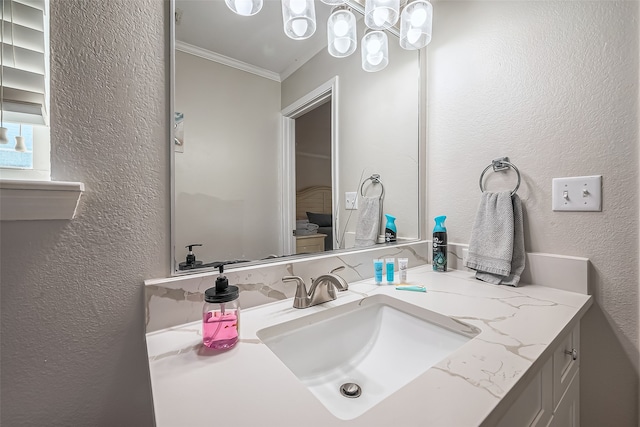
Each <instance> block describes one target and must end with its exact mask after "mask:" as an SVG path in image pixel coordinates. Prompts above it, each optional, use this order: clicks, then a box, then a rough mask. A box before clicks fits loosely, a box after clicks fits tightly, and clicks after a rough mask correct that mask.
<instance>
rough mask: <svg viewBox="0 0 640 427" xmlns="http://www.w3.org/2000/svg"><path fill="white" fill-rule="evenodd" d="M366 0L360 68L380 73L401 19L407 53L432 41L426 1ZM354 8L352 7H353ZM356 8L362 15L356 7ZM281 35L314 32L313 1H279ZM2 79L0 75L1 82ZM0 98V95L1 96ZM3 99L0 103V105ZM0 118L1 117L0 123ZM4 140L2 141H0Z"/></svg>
mask: <svg viewBox="0 0 640 427" xmlns="http://www.w3.org/2000/svg"><path fill="white" fill-rule="evenodd" d="M263 1H264V0H225V3H226V4H227V6H228V7H229V9H231V10H232V11H234V12H235V13H237V14H238V15H243V16H251V15H255V14H256V13H258V12H259V11H260V9H262V4H263ZM321 1H322V2H323V3H325V4H328V5H331V6H335V7H334V8H333V10H332V11H331V15H330V16H329V19H328V20H327V50H328V51H329V54H330V55H331V56H334V57H336V58H345V57H347V56H349V55H351V54H352V53H353V52H354V51H355V50H356V48H357V45H358V43H357V36H356V18H355V15H354V14H353V12H352V11H351V8H350V7H349V3H348V0H321ZM402 3H403V4H404V6H403V10H402V13H400V0H365V7H364V22H365V25H366V26H367V31H366V32H365V35H364V37H362V42H361V50H362V69H363V70H365V71H368V72H374V71H380V70H382V69H384V68H385V67H386V66H387V65H388V64H389V41H388V37H387V34H386V33H384V30H387V29H389V28H391V27H393V26H394V25H396V24H397V22H398V19H400V47H402V48H403V49H406V50H417V49H422V48H423V47H425V46H426V45H428V44H429V42H430V41H431V29H432V21H433V6H432V5H431V3H430V2H429V1H428V0H402ZM354 7H355V6H354ZM356 9H357V10H358V11H359V12H360V13H362V9H359V6H358V7H356ZM282 20H283V23H284V32H285V34H286V35H287V36H288V37H289V38H292V39H293V40H304V39H308V38H309V37H311V36H312V35H313V34H314V33H315V31H316V9H315V5H314V0H282ZM1 81H2V77H1V74H0V82H1ZM0 90H1V89H0ZM0 97H1V95H0ZM1 102H2V100H0V106H1V105H2V104H1ZM1 122H2V117H1V116H0V123H1ZM2 129H4V128H0V143H2V144H6V136H4V137H3V134H6V129H5V130H4V132H3V130H2ZM3 138H4V142H3Z"/></svg>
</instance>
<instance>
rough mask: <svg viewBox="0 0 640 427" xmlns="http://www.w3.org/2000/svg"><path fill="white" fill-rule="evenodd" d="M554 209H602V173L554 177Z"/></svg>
mask: <svg viewBox="0 0 640 427" xmlns="http://www.w3.org/2000/svg"><path fill="white" fill-rule="evenodd" d="M551 193H552V194H551V199H552V207H553V210H554V211H594V212H601V211H602V175H595V176H577V177H568V178H554V179H553V183H552V187H551Z"/></svg>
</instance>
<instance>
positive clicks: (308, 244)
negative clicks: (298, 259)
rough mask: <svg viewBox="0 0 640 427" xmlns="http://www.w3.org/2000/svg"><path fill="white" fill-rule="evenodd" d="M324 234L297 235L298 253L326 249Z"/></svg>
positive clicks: (309, 252)
mask: <svg viewBox="0 0 640 427" xmlns="http://www.w3.org/2000/svg"><path fill="white" fill-rule="evenodd" d="M324 239H325V235H324V234H313V235H310V236H297V237H296V253H297V254H311V253H315V252H322V251H324Z"/></svg>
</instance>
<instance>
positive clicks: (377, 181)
mask: <svg viewBox="0 0 640 427" xmlns="http://www.w3.org/2000/svg"><path fill="white" fill-rule="evenodd" d="M367 181H371V182H372V183H374V184H380V188H381V189H382V192H381V193H380V200H382V198H383V197H384V185H383V184H382V181H380V175H378V174H377V173H374V174H373V175H371V176H370V177H369V178H367V179H365V180H364V181H362V185H360V195H361V196H362V197H364V185H365V184H366V183H367Z"/></svg>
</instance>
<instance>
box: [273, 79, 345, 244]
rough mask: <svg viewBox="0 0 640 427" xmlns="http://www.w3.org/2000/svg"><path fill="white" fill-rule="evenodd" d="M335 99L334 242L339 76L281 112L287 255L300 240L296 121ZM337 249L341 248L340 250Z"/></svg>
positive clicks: (332, 126)
mask: <svg viewBox="0 0 640 427" xmlns="http://www.w3.org/2000/svg"><path fill="white" fill-rule="evenodd" d="M329 98H330V99H331V101H330V102H331V199H332V200H331V206H332V210H333V214H332V219H333V236H331V238H332V239H333V242H334V245H335V242H336V241H337V239H336V235H337V233H338V230H339V224H338V221H339V218H338V216H337V215H336V213H337V212H338V207H339V197H338V196H339V188H338V182H339V181H338V164H339V163H338V162H339V159H338V133H339V132H338V129H339V124H338V121H339V119H338V117H339V115H338V105H339V103H338V76H335V77H333V78H332V79H330V80H329V81H327V82H326V83H323V84H322V85H320V86H318V87H317V88H316V89H314V90H312V91H311V92H309V93H307V94H306V95H305V96H303V97H302V98H300V99H298V100H297V101H295V102H293V103H292V104H290V105H289V106H287V107H285V108H284V109H282V111H281V115H282V138H281V158H280V162H281V164H280V184H281V190H282V191H281V192H280V197H281V201H280V206H281V207H282V215H281V218H282V223H281V227H282V233H280V239H281V241H280V245H281V247H282V253H283V254H295V253H296V238H295V236H294V235H293V230H295V228H296V178H295V175H296V173H295V172H296V163H295V162H296V159H295V153H296V152H295V142H296V141H295V135H296V132H295V119H296V118H298V117H300V116H302V115H303V114H305V113H307V112H309V111H311V110H313V109H314V108H316V107H318V106H320V105H321V104H323V103H324V102H326V100H327V99H329ZM336 249H337V248H336Z"/></svg>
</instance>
